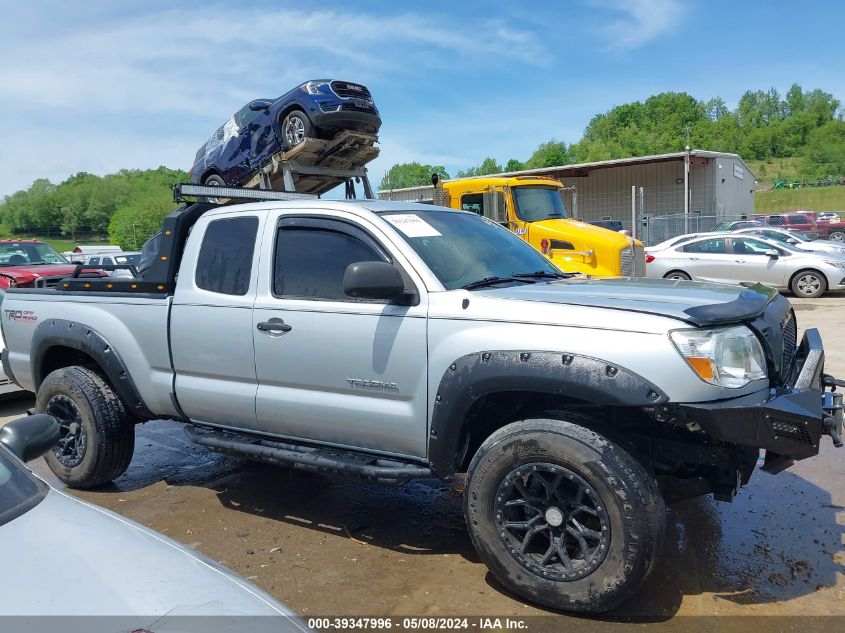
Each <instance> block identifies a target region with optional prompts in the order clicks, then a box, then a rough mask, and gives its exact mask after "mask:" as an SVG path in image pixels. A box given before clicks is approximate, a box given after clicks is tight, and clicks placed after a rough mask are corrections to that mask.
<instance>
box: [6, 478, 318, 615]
mask: <svg viewBox="0 0 845 633" xmlns="http://www.w3.org/2000/svg"><path fill="white" fill-rule="evenodd" d="M0 542H2V544H3V547H4V552H3V569H4V570H5V571H4V574H3V575H4V577H5V580H6V582H4V583H3V590H2V591H0V613H2V614H3V615H6V616H9V615H23V616H33V615H39V616H44V615H60V616H70V615H82V616H118V617H120V618H132V624H133V626H134V628H139V627H143V628H151V625H152V624H153V623H156V626H155V627H152V628H151V630H156V631H160V630H167V628H168V627H167V626H163V624H164V622H163V621H162V617H163V616H166V617H167V618H174V619H178V618H182V616H192V618H193V619H195V620H198V619H199V618H197V616H238V619H240V617H241V616H275V617H263V618H251V620H250V621H251V622H252V621H255V620H261V621H265V622H267V624H269V623H270V622H271V621H272V622H273V624H274V626H275V629H276V630H283V631H299V630H302V629H301V628H300V624H299V623H298V621H296V620H295V619H293V618H291V617H282V616H292V613H291V612H290V611H289V610H287V609H286V608H285V607H283V606H282V605H281V604H280V603H278V602H276V601H275V600H274V599H273V598H271V597H270V596H269V595H267V594H265V593H264V592H262V591H261V590H260V589H258V588H257V587H254V586H252V585H251V584H250V583H248V582H246V581H245V580H243V579H241V578H239V577H238V576H236V575H235V574H233V573H232V572H230V571H229V570H227V569H225V568H223V567H222V566H220V565H218V564H216V563H214V562H212V561H210V560H208V559H206V558H205V557H203V556H201V555H198V554H197V553H196V552H193V551H192V550H189V549H188V548H186V547H183V546H182V545H179V544H178V543H176V542H174V541H172V540H170V539H168V538H166V537H164V536H162V535H161V534H158V533H156V532H152V531H150V530H147V529H146V528H144V527H143V526H141V525H138V524H137V523H134V522H133V521H129V520H128V519H125V518H123V517H121V516H119V515H116V514H113V513H111V512H109V511H107V510H104V509H102V508H98V507H96V506H92V505H89V504H87V503H85V502H83V501H79V500H78V499H74V498H72V497H69V496H68V495H65V494H64V493H62V492H59V491H57V490H55V489H53V488H51V489H50V491H49V492H48V493H47V496H46V497H45V498H44V500H43V501H41V503H39V504H38V505H37V506H35V507H34V508H33V509H32V510H30V511H28V512H26V513H25V514H23V515H21V516H19V517H18V518H16V519H14V520H13V521H11V522H9V523H7V524H6V525H4V526H2V527H0ZM203 619H204V620H206V618H203ZM211 619H213V618H211ZM223 619H224V620H228V619H229V618H223ZM181 621H182V622H183V623H184V622H185V620H184V619H183V620H181ZM189 628H191V627H189ZM212 628H213V627H212ZM268 630H269V629H268Z"/></svg>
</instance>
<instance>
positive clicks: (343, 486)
mask: <svg viewBox="0 0 845 633" xmlns="http://www.w3.org/2000/svg"><path fill="white" fill-rule="evenodd" d="M793 303H794V305H795V308H796V311H797V313H798V319H799V324H800V326H801V327H817V328H819V329H820V330H821V332H822V336H823V339H824V341H825V346H826V350H827V370H828V371H830V372H832V373H834V374H835V375H838V376H840V377H845V337H843V336H842V331H843V326H845V293H838V294H835V295H832V296H828V297H824V298H821V299H814V300H806V299H793ZM30 406H32V400H31V398H18V399H15V400H11V401H7V402H5V403H2V404H0V422H2V421H6V420H9V419H13V418H15V417H17V416H20V415H23V414H24V413H25V411H26V409H27V408H28V407H30ZM32 466H33V467H34V468H35V469H36V470H37V471H38V472H39V473H41V474H44V475H45V476H46V477H48V478H49V479H50V480H51V481H55V480H54V478H53V477H52V475H51V474H50V473H49V471H48V470H47V468H46V466H45V465H44V463H43V462H42V461H41V460H38V461H36V462H34V463H33V464H32ZM844 480H845V449H842V450H836V449H834V448H833V446H832V444H831V443H830V441H829V439H827V438H825V441H824V443H823V446H822V452H821V454H820V456H819V457H818V458H816V459H811V460H807V461H805V462H802V463H799V464H797V465H796V466H794V467H793V468H792V469H790V470H788V471H786V472H784V473H782V474H780V475H778V476H770V475H767V474H765V473H763V472H758V473H755V475H754V477H753V478H752V481H751V484H750V485H749V486H748V487H747V488H745V489H743V490H742V491H741V493H740V495H739V496H738V497H737V499H736V500H735V501H734V502H733V503H731V504H726V503H717V502H715V501H713V500H712V499H710V498H699V499H694V500H688V501H684V502H680V503H677V504H675V505H674V506H673V507H672V508H671V509H670V513H671V514H670V518H669V532H668V538H667V540H666V543H665V550H664V552H663V556H662V559H661V562H660V563H659V565H658V567H657V568H656V570H655V572H654V573H653V574H652V575H651V577H650V578H649V579H648V580H647V582H646V584H645V586H644V588H643V589H642V591H640V592H639V594H638V595H637V596H636V597H635V598H634V599H633V600H631V601H629V603H627V604H626V605H624V606H623V607H622V608H621V609H620V610H618V611H617V612H615V613H613V614H607V615H606V616H604V617H603V618H599V619H597V620H596V619H587V620H585V619H583V618H577V619H574V620H573V621H571V622H570V619H571V618H570V617H569V616H564V615H552V614H550V613H549V612H547V611H543V610H540V609H537V608H535V607H533V606H530V605H527V604H525V603H523V602H522V601H520V600H519V599H516V598H514V597H513V596H511V595H508V594H506V593H505V592H504V591H503V590H502V589H501V588H500V587H499V586H498V585H497V583H496V581H495V580H494V579H493V578H492V577H491V576H490V575H489V574H488V573H487V570H486V568H485V567H484V565H482V564H481V563H480V562H479V560H478V558H477V557H476V555H475V552H474V551H473V549H472V546H471V545H470V542H469V539H468V537H467V534H466V530H465V528H464V523H463V517H462V513H461V509H460V505H461V489H460V486H458V485H455V486H451V485H445V484H443V483H442V482H439V481H437V480H425V481H417V482H414V483H411V484H408V485H406V486H404V487H400V488H388V487H381V486H377V485H371V484H361V483H357V482H354V481H346V480H341V479H331V478H327V477H321V476H315V475H305V474H300V473H295V472H292V471H289V470H285V469H281V468H274V467H270V466H264V465H260V464H250V463H247V462H241V461H238V460H235V459H232V458H228V457H223V456H220V455H216V454H213V453H210V452H208V451H206V450H205V449H202V448H200V447H198V446H195V445H193V444H191V443H189V442H188V441H187V440H186V439H185V437H184V434H183V431H182V428H181V426H180V425H178V424H176V423H173V422H166V421H160V422H151V423H147V424H145V425H142V426H139V427H138V431H137V446H136V452H135V458H134V460H133V462H132V465H131V466H130V468H129V470H128V472H127V473H126V474H125V475H124V476H122V477H121V478H120V479H119V480H118V481H117V482H116V483H115V484H114V485H112V486H109V487H107V488H103V489H100V490H98V491H93V492H92V491H88V492H76V491H74V492H73V494H76V495H79V496H80V497H82V498H84V499H87V500H89V501H93V502H95V503H97V504H100V505H103V506H106V507H108V508H111V509H113V510H115V511H117V512H119V513H121V514H124V515H126V516H128V517H130V518H132V519H134V520H136V521H139V522H140V523H143V524H145V525H148V526H150V527H152V528H154V529H156V530H159V531H161V532H164V533H166V534H168V535H169V536H171V537H173V538H174V539H176V540H179V541H182V542H183V543H186V544H188V545H190V546H191V547H193V548H196V549H197V550H199V551H200V552H202V553H203V554H206V555H207V556H209V557H211V558H213V559H215V560H218V561H221V562H222V563H223V564H225V565H226V566H228V567H230V568H232V569H233V570H234V571H236V572H237V573H239V574H241V575H243V576H244V577H246V578H249V579H250V580H252V581H253V582H255V583H256V584H257V585H259V586H260V587H261V588H263V589H265V590H266V591H268V592H269V593H271V594H273V595H274V596H276V597H277V598H278V599H279V600H281V601H282V602H284V603H285V604H287V605H288V606H290V607H291V608H293V609H294V610H295V611H296V612H297V613H299V614H301V615H302V616H304V617H309V616H315V615H341V616H342V615H351V614H359V615H402V614H408V615H496V616H506V615H514V616H528V615H546V616H547V619H546V620H545V621H546V622H547V623H548V624H552V623H553V624H554V627H553V628H559V627H563V626H565V625H567V624H574V625H577V626H580V627H585V626H586V627H587V628H593V627H595V626H598V625H600V624H602V623H605V624H604V626H606V622H607V620H612V621H616V620H619V619H620V618H621V619H625V618H627V617H628V616H636V617H637V619H639V620H641V621H642V620H645V621H646V622H653V623H661V622H662V623H664V624H671V623H672V622H674V623H675V624H676V625H679V624H680V623H681V621H682V620H677V619H676V618H677V616H684V615H716V614H718V615H806V614H810V613H811V614H816V615H845V600H843V593H845V574H843V572H845V551H843V550H845V545H843V542H844V541H843V529H845V528H843V526H845V493H843V492H842V482H843V481H844ZM683 621H684V622H688V621H687V620H683ZM837 621H839V620H838V619H837ZM632 626H638V627H641V626H642V622H640V623H639V624H636V625H632ZM673 628H674V626H673ZM755 628H756V627H755ZM559 630H562V628H560V629H559Z"/></svg>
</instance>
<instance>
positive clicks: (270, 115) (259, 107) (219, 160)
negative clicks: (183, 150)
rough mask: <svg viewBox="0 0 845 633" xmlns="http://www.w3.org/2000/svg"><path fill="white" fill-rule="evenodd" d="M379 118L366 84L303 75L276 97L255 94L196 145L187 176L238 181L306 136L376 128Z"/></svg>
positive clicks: (199, 179)
mask: <svg viewBox="0 0 845 633" xmlns="http://www.w3.org/2000/svg"><path fill="white" fill-rule="evenodd" d="M380 127H381V118H380V117H379V112H378V108H376V105H375V103H374V102H373V97H372V95H371V94H370V91H369V90H368V89H367V87H366V86H362V85H361V84H357V83H353V82H349V81H337V80H330V79H319V80H314V81H307V82H305V83H304V84H302V85H301V86H297V87H296V88H294V89H293V90H291V91H290V92H287V93H285V94H283V95H282V96H281V97H277V98H276V99H256V100H254V101H250V102H249V103H247V104H246V105H245V106H244V107H243V108H241V109H240V110H238V111H237V112H236V113H235V114H234V115H232V118H230V119H229V120H228V121H226V123H224V124H223V125H221V126H220V127H219V128H217V131H216V132H215V133H214V134H213V135H212V136H211V138H210V139H208V141H206V142H205V143H204V144H203V145H202V147H200V148H199V150H198V151H197V155H196V158H195V159H194V164H193V166H192V167H191V169H190V175H191V182H193V183H195V184H206V185H229V186H234V185H239V184H242V183H244V182H246V181H247V180H249V178H250V177H251V176H252V174H253V173H254V172H255V170H256V169H258V168H259V167H260V166H261V165H262V164H264V162H265V161H267V160H268V159H269V158H270V157H271V156H273V155H274V154H277V153H278V152H280V151H282V150H284V149H290V148H292V147H295V146H296V145H299V144H300V143H302V142H303V141H305V139H307V138H323V137H325V138H330V137H332V136H334V135H335V134H336V133H337V132H338V131H340V130H357V131H361V132H367V133H370V134H376V133H377V132H378V130H379V128H380Z"/></svg>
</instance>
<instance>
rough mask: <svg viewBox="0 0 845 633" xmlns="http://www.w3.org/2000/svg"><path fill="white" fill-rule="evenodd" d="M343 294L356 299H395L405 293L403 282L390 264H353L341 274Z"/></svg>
mask: <svg viewBox="0 0 845 633" xmlns="http://www.w3.org/2000/svg"><path fill="white" fill-rule="evenodd" d="M343 292H345V293H346V294H347V295H349V296H350V297H355V298H356V299H395V298H397V297H399V296H400V295H402V293H403V292H405V282H404V280H403V279H402V275H401V274H400V273H399V271H398V270H397V269H396V267H395V266H393V265H392V264H388V263H387V262H355V263H354V264H349V266H347V267H346V272H345V273H344V274H343Z"/></svg>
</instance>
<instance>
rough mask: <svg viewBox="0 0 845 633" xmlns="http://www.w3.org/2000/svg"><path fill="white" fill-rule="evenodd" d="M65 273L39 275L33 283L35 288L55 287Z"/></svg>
mask: <svg viewBox="0 0 845 633" xmlns="http://www.w3.org/2000/svg"><path fill="white" fill-rule="evenodd" d="M65 277H67V275H53V276H52V277H39V278H38V279H36V280H35V283H34V284H33V285H34V286H35V287H36V288H55V287H56V286H58V285H59V282H60V281H61V280H62V279H64V278H65Z"/></svg>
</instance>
